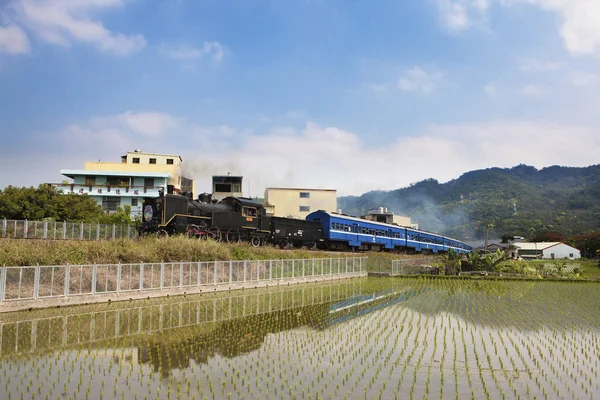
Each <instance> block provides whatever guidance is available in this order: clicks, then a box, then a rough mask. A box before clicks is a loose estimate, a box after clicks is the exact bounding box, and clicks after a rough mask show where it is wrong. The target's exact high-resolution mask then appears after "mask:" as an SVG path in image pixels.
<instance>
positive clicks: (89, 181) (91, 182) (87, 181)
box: [85, 176, 96, 186]
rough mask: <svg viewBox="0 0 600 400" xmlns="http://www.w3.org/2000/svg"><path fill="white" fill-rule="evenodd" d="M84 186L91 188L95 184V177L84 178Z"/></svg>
mask: <svg viewBox="0 0 600 400" xmlns="http://www.w3.org/2000/svg"><path fill="white" fill-rule="evenodd" d="M85 184H86V186H93V185H95V184H96V177H95V176H86V177H85Z"/></svg>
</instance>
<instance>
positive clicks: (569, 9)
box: [527, 0, 600, 55]
mask: <svg viewBox="0 0 600 400" xmlns="http://www.w3.org/2000/svg"><path fill="white" fill-rule="evenodd" d="M527 1H528V2H530V3H533V4H536V5H538V6H540V7H541V8H543V9H546V10H549V11H553V12H555V13H557V14H558V15H559V16H560V17H561V19H562V26H561V28H560V34H561V36H562V38H563V40H564V41H565V45H566V47H567V49H568V50H569V51H570V52H571V53H575V54H588V55H590V54H596V55H599V54H600V2H599V1H596V0H527Z"/></svg>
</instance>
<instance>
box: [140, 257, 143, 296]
mask: <svg viewBox="0 0 600 400" xmlns="http://www.w3.org/2000/svg"><path fill="white" fill-rule="evenodd" d="M142 290H144V263H141V264H140V292H141V291H142Z"/></svg>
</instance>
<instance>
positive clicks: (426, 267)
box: [390, 257, 439, 275]
mask: <svg viewBox="0 0 600 400" xmlns="http://www.w3.org/2000/svg"><path fill="white" fill-rule="evenodd" d="M436 261H439V260H438V259H436V258H435V257H420V258H409V259H405V260H392V269H391V271H390V275H415V274H419V275H430V274H433V275H437V274H439V268H438V267H434V266H432V265H431V264H433V263H435V262H436Z"/></svg>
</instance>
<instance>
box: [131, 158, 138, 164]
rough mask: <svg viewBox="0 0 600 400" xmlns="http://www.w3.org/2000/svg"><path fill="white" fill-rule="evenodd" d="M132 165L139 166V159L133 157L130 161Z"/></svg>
mask: <svg viewBox="0 0 600 400" xmlns="http://www.w3.org/2000/svg"><path fill="white" fill-rule="evenodd" d="M131 162H132V163H134V164H139V163H140V158H139V157H133V160H132V161H131Z"/></svg>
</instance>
